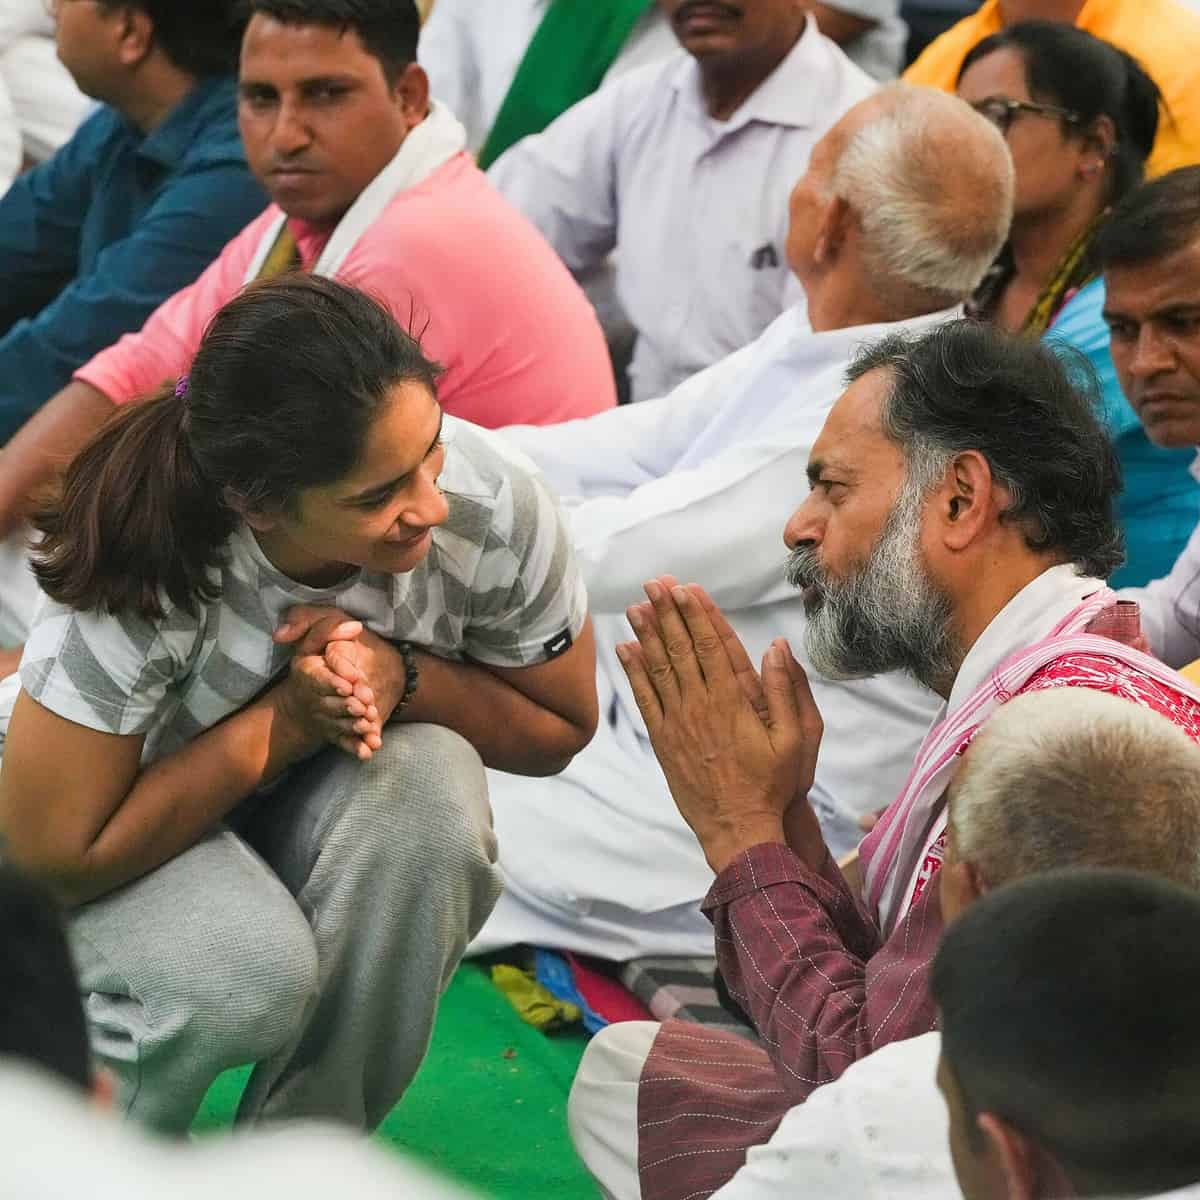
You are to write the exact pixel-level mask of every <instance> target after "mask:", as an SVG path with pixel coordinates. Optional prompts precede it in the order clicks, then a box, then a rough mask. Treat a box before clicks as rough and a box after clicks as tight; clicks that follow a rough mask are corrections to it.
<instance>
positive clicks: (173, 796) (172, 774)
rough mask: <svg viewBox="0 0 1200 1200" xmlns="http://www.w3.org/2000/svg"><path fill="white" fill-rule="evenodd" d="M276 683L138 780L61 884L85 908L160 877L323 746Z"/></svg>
mask: <svg viewBox="0 0 1200 1200" xmlns="http://www.w3.org/2000/svg"><path fill="white" fill-rule="evenodd" d="M282 686H283V685H277V686H276V687H275V688H273V689H272V690H271V691H270V692H268V693H267V694H266V695H264V696H263V697H262V698H260V699H259V700H257V701H255V703H253V704H251V705H249V706H248V707H247V708H244V709H242V711H241V712H239V713H237V714H235V715H234V716H232V717H230V718H229V719H228V720H227V721H224V722H222V723H221V724H220V725H217V726H215V727H214V728H212V729H210V730H208V731H207V732H205V733H203V734H201V735H200V737H198V738H196V739H195V740H194V741H193V742H191V743H190V744H189V745H187V746H185V747H184V748H183V749H182V750H179V751H178V752H177V753H175V754H172V755H169V756H168V757H166V758H164V759H161V760H159V761H158V762H156V763H154V764H153V765H152V766H150V767H148V768H147V769H146V770H145V771H143V772H142V774H141V775H140V776H139V777H138V779H137V782H136V783H135V784H134V786H133V788H132V790H131V791H130V792H129V795H128V796H127V797H126V798H125V800H124V802H123V803H122V804H121V805H120V806H119V807H118V808H117V809H116V811H115V812H114V813H113V814H112V816H111V817H110V818H109V819H108V821H107V822H106V823H105V825H104V826H103V827H102V828H101V829H100V830H99V831H98V832H97V833H96V836H95V838H94V840H93V841H92V843H91V844H90V846H88V847H87V849H86V851H85V853H84V855H83V858H82V862H81V864H80V868H79V870H78V871H77V872H72V876H73V877H72V878H71V880H70V881H69V882H68V881H63V884H60V890H63V891H65V892H66V896H65V898H66V899H67V901H68V902H69V903H71V904H84V903H86V902H87V901H89V900H93V899H95V898H96V897H98V896H102V895H104V894H105V893H106V892H109V891H112V889H113V888H116V887H120V886H121V885H122V884H124V883H128V882H130V881H131V880H133V879H137V878H140V877H141V876H142V875H145V874H147V873H148V872H150V871H153V870H154V869H155V868H156V867H159V866H161V865H162V864H163V863H164V862H167V861H169V860H170V859H172V858H174V857H175V856H176V855H177V854H181V853H183V851H185V850H187V849H189V848H190V847H191V846H193V845H195V843H196V842H198V841H199V840H200V838H202V837H203V836H204V835H205V834H206V833H207V832H208V831H209V830H210V829H212V828H213V826H214V825H216V824H217V823H218V822H219V821H221V820H222V819H223V818H224V817H225V816H227V815H228V814H229V812H230V811H232V809H234V808H235V807H236V806H237V805H238V804H239V803H240V802H241V801H242V800H244V799H245V798H246V797H247V796H248V795H250V793H251V792H253V791H254V790H255V789H256V788H258V787H261V786H262V785H263V784H265V783H269V782H270V781H271V780H272V779H274V778H275V777H276V776H277V775H279V774H280V773H281V772H282V771H284V770H285V769H286V768H287V767H289V766H292V765H293V764H294V763H297V762H299V761H301V760H303V759H305V758H307V757H308V756H309V755H311V754H313V753H314V752H315V751H316V750H318V749H320V748H321V746H322V745H323V744H324V743H323V742H322V741H321V740H320V739H318V738H316V737H315V736H313V735H311V734H308V733H305V732H304V731H302V730H301V728H300V727H299V726H298V725H297V724H296V723H295V722H294V721H291V720H289V719H288V718H287V717H286V715H285V714H284V711H283V709H282V707H281V705H280V704H279V696H280V689H281V687H282Z"/></svg>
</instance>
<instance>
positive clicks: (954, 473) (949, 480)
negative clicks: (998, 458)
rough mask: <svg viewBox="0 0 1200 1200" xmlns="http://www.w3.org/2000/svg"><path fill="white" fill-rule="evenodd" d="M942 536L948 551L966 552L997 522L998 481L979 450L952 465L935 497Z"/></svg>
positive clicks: (966, 452) (964, 454)
mask: <svg viewBox="0 0 1200 1200" xmlns="http://www.w3.org/2000/svg"><path fill="white" fill-rule="evenodd" d="M933 509H934V513H935V516H936V519H937V521H938V526H939V529H938V536H939V537H940V538H941V540H942V543H943V544H944V545H945V546H946V548H947V549H948V550H965V549H967V548H968V547H969V546H970V545H971V543H972V542H974V541H976V540H977V539H978V538H979V536H980V535H981V534H982V533H984V532H985V531H986V530H987V528H988V526H989V524H990V523H991V522H993V521H994V520H995V515H996V497H995V480H994V479H993V477H992V469H991V467H990V466H989V465H988V461H987V459H986V458H984V457H983V455H982V454H980V453H979V452H978V451H977V450H965V451H963V453H961V454H958V455H956V456H955V458H954V461H953V462H951V464H950V467H949V469H948V471H947V472H946V478H945V480H944V482H943V483H942V486H941V487H940V488H938V489H937V490H936V491H935V492H934V495H933Z"/></svg>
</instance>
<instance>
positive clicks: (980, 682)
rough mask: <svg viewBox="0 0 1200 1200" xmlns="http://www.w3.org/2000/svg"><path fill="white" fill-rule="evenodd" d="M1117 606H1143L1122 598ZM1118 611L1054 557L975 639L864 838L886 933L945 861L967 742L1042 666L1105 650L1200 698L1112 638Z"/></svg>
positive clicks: (868, 875) (869, 878)
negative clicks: (953, 791)
mask: <svg viewBox="0 0 1200 1200" xmlns="http://www.w3.org/2000/svg"><path fill="white" fill-rule="evenodd" d="M1120 609H1122V610H1126V611H1127V612H1128V613H1129V614H1131V615H1132V614H1134V613H1135V612H1136V609H1135V608H1134V607H1133V606H1127V605H1124V604H1122V605H1120ZM1117 613H1118V605H1117V596H1116V593H1115V592H1113V591H1112V590H1111V589H1109V588H1108V587H1106V586H1105V585H1104V583H1102V582H1101V581H1100V580H1098V579H1089V578H1085V577H1082V576H1080V575H1078V574H1076V572H1075V568H1074V567H1072V566H1059V567H1052V568H1051V569H1050V570H1048V571H1046V572H1044V573H1043V574H1041V575H1039V576H1038V578H1037V579H1035V580H1034V581H1033V582H1032V583H1030V584H1029V585H1028V586H1027V587H1025V588H1023V589H1022V590H1021V591H1020V592H1018V593H1017V595H1016V596H1014V597H1013V599H1012V600H1010V601H1009V603H1008V604H1006V605H1005V607H1004V608H1003V609H1002V610H1001V611H1000V612H999V613H998V614H997V615H996V617H995V618H994V619H993V620H992V622H991V624H990V625H988V627H987V629H986V630H984V632H983V634H982V636H981V637H980V638H979V640H978V641H977V642H976V643H975V645H974V646H972V647H971V650H970V652H969V653H968V654H967V657H966V659H965V660H964V661H963V665H962V668H961V669H960V671H959V673H958V675H957V677H956V678H955V681H954V688H953V690H952V691H951V693H950V699H949V700H948V701H947V704H946V707H945V708H944V709H943V710H942V714H941V716H940V717H939V719H938V720H937V721H935V723H934V725H933V727H932V729H930V731H929V733H928V734H927V735H926V737H925V741H924V742H922V744H921V749H920V750H919V751H918V753H917V759H916V763H915V765H914V766H913V769H912V773H911V774H910V775H909V777H908V782H907V783H906V784H905V785H904V788H903V790H902V791H901V793H900V795H899V797H898V798H897V799H896V800H895V801H894V802H893V803H892V805H891V806H890V807H889V808H888V809H887V811H886V812H885V813H884V814H883V816H882V817H880V819H879V823H878V824H877V825H876V826H875V828H874V829H873V830H872V831H871V832H870V833H869V834H868V835H867V837H866V838H865V839H864V840H863V843H862V846H861V847H860V851H859V858H860V862H861V863H862V866H863V878H864V888H865V898H866V901H867V907H868V909H869V911H871V912H872V913H873V914H874V916H875V919H876V921H877V922H878V924H879V929H880V931H881V932H882V934H883V936H884V937H885V938H887V937H890V936H891V934H892V932H893V931H894V930H895V929H896V927H897V925H899V924H900V922H901V921H902V920H903V919H904V916H905V914H906V913H907V912H908V910H909V908H910V907H911V905H912V904H913V902H914V900H915V899H916V897H917V896H919V895H920V891H921V889H922V888H923V887H924V885H925V884H926V883H927V882H928V881H929V878H930V877H931V876H932V874H933V872H934V871H936V869H937V864H938V863H939V862H940V859H941V847H942V845H943V844H944V837H945V832H946V805H945V794H946V788H947V786H948V785H949V783H950V781H951V779H953V777H954V774H955V772H956V771H957V770H958V766H959V761H960V757H961V755H962V752H963V751H964V750H965V749H966V748H967V747H968V746H969V745H970V744H971V739H972V738H973V737H974V736H975V733H976V732H977V731H978V729H979V728H980V726H982V725H983V724H984V723H985V722H986V721H987V719H988V718H989V717H990V716H991V715H992V714H993V713H994V712H995V711H996V709H998V708H999V707H1000V706H1001V705H1002V704H1004V703H1006V702H1007V701H1009V700H1011V699H1012V697H1013V696H1015V695H1017V694H1018V693H1019V692H1020V691H1021V690H1022V689H1023V688H1024V687H1025V686H1026V685H1027V684H1028V683H1029V682H1030V680H1031V679H1032V678H1033V677H1034V676H1035V675H1036V674H1037V673H1038V672H1039V671H1041V670H1042V669H1043V668H1044V667H1047V666H1049V665H1050V664H1051V663H1053V662H1054V661H1055V660H1056V659H1059V658H1064V657H1066V656H1068V655H1076V654H1092V655H1095V654H1100V655H1104V656H1106V657H1108V658H1113V659H1117V660H1118V661H1120V662H1121V663H1123V664H1125V665H1126V666H1128V667H1130V668H1132V669H1133V670H1134V671H1136V672H1139V673H1141V674H1143V675H1146V676H1149V677H1150V678H1151V679H1153V680H1155V681H1156V682H1158V683H1161V684H1163V685H1164V686H1166V687H1168V688H1170V689H1172V690H1174V691H1175V692H1178V693H1181V694H1182V695H1185V696H1188V697H1190V698H1191V699H1193V700H1195V701H1196V702H1197V703H1200V689H1197V688H1195V687H1193V686H1192V685H1191V684H1189V683H1188V682H1187V681H1186V680H1185V679H1184V678H1183V677H1182V676H1181V675H1179V674H1177V673H1176V672H1175V671H1172V670H1171V669H1170V668H1169V667H1166V666H1164V665H1163V664H1162V663H1161V662H1159V661H1158V659H1156V658H1152V657H1151V656H1150V655H1149V654H1145V653H1143V652H1142V651H1140V650H1138V649H1136V648H1135V647H1134V646H1131V645H1126V644H1125V643H1123V642H1121V641H1118V640H1115V639H1116V637H1117V636H1119V634H1117V632H1116V626H1117V624H1118V623H1119V622H1120V620H1121V618H1120V617H1118V616H1117V615H1116V614H1117ZM1105 634H1111V636H1105Z"/></svg>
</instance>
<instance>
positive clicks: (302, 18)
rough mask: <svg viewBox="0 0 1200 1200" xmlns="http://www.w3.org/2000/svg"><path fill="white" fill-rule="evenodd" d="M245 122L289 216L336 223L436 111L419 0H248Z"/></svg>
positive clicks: (274, 194) (254, 164)
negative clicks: (420, 42) (421, 62)
mask: <svg viewBox="0 0 1200 1200" xmlns="http://www.w3.org/2000/svg"><path fill="white" fill-rule="evenodd" d="M243 8H244V10H245V12H246V13H247V14H248V15H249V24H248V25H247V27H246V34H245V37H244V39H243V41H242V58H241V71H240V95H241V102H240V106H239V125H240V127H241V131H242V141H243V143H244V144H245V147H246V159H247V161H248V162H249V164H250V169H251V170H252V171H253V172H254V174H255V175H256V176H257V177H258V179H259V181H260V182H261V183H262V185H263V187H264V188H266V190H267V192H268V193H269V194H270V196H271V198H272V199H273V200H274V201H275V203H276V204H278V205H279V206H280V208H282V209H283V210H284V212H286V213H287V214H288V215H289V216H291V217H297V218H299V219H301V220H305V221H311V222H314V223H315V224H319V225H329V224H333V223H335V222H336V221H338V220H339V219H340V218H341V217H342V216H343V215H344V214H345V213H346V211H347V210H348V209H349V208H350V206H351V205H352V204H353V203H354V202H355V200H357V199H358V197H359V196H360V195H361V193H362V192H363V190H364V189H365V188H366V186H367V184H369V183H370V182H371V181H372V180H373V179H374V178H375V177H376V176H377V175H378V174H379V173H380V172H381V171H382V170H383V169H384V167H386V166H387V165H388V163H390V162H391V160H392V159H393V158H394V157H395V156H396V154H397V153H398V152H399V150H400V147H401V146H402V145H403V144H404V141H405V139H406V138H407V137H408V136H409V134H410V133H411V132H412V131H413V130H414V129H415V128H416V127H417V126H418V125H419V124H420V123H421V122H422V121H424V120H425V118H426V116H427V115H428V113H429V80H428V78H427V77H426V75H425V72H424V70H423V69H422V68H421V67H419V66H418V65H417V38H418V35H419V33H420V28H421V21H420V17H419V15H418V13H417V10H416V7H415V5H414V4H413V0H243Z"/></svg>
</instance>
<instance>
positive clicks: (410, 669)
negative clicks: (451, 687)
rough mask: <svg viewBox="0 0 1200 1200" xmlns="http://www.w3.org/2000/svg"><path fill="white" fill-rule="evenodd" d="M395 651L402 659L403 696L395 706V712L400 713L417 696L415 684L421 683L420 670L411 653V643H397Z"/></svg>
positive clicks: (414, 656)
mask: <svg viewBox="0 0 1200 1200" xmlns="http://www.w3.org/2000/svg"><path fill="white" fill-rule="evenodd" d="M396 649H397V650H399V651H400V657H401V658H402V659H404V695H403V696H401V697H400V703H399V704H397V705H396V712H402V711H403V710H404V709H406V708H407V707H408V704H409V701H411V700H412V698H413V697H414V696H415V695H416V694H417V684H418V683H420V681H421V670H420V668H419V667H418V666H417V656H416V655H415V654H414V653H413V648H412V642H397V643H396Z"/></svg>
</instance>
